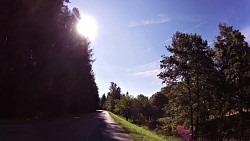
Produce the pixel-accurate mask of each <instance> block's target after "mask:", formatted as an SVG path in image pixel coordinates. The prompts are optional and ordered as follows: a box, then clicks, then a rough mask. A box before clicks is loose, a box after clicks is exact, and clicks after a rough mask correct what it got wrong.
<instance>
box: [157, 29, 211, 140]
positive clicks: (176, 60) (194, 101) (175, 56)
mask: <svg viewBox="0 0 250 141" xmlns="http://www.w3.org/2000/svg"><path fill="white" fill-rule="evenodd" d="M167 50H168V51H169V52H170V53H172V55H171V56H163V60H162V61H161V68H162V69H164V70H163V72H161V73H160V74H159V75H158V76H159V78H160V79H162V80H163V83H166V84H167V85H169V86H170V85H172V84H174V83H179V82H183V83H184V85H183V86H184V87H185V89H184V90H185V92H184V93H183V94H185V95H186V96H187V97H188V100H189V103H188V105H186V106H188V107H189V115H190V122H189V123H190V125H191V131H192V136H193V137H197V135H198V133H199V130H200V127H199V126H200V125H201V123H202V122H204V121H205V120H207V119H208V111H207V109H208V108H207V107H206V105H204V103H208V102H209V96H208V93H207V92H209V89H211V87H212V84H211V79H209V78H210V77H209V74H211V73H213V72H214V71H215V70H214V64H213V60H212V55H213V52H212V50H211V49H210V48H209V47H208V45H207V41H204V40H202V38H201V36H200V35H197V34H184V33H181V32H176V33H175V34H174V36H173V38H172V46H168V47H167ZM201 105H203V106H205V107H203V106H201ZM201 115H203V116H204V117H203V116H201ZM194 129H195V130H194ZM194 135H195V136H194Z"/></svg>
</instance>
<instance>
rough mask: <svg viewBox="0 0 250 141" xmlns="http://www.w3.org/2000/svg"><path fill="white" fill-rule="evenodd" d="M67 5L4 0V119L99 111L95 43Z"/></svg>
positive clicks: (0, 78) (0, 72)
mask: <svg viewBox="0 0 250 141" xmlns="http://www.w3.org/2000/svg"><path fill="white" fill-rule="evenodd" d="M66 2H68V1H67V0H64V1H62V0H53V1H51V0H46V1H44V0H36V1H33V0H24V1H19V0H17V1H9V0H1V1H0V5H1V8H0V21H1V22H0V27H1V28H0V64H1V66H0V111H1V112H0V119H26V118H31V119H32V118H43V117H55V116H63V115H68V114H82V113H86V112H90V111H95V110H96V109H97V108H98V89H97V85H96V82H95V76H94V73H93V70H92V63H93V60H92V55H93V54H92V48H90V42H89V41H88V40H87V39H86V38H85V37H83V36H81V35H79V34H78V32H77V30H76V24H77V19H78V18H80V14H79V11H78V10H77V9H76V8H75V9H73V10H72V11H70V10H69V9H68V7H67V6H66V5H65V3H66Z"/></svg>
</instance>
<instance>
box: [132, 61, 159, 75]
mask: <svg viewBox="0 0 250 141" xmlns="http://www.w3.org/2000/svg"><path fill="white" fill-rule="evenodd" d="M127 72H128V73H129V74H132V75H133V76H135V77H140V78H157V75H158V74H159V73H160V60H156V61H153V62H150V63H147V64H144V65H140V66H138V67H135V68H133V69H130V70H128V71H127Z"/></svg>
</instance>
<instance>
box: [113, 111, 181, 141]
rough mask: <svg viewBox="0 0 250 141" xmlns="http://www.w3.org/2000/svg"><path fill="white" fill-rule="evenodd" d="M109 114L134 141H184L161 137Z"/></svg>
mask: <svg viewBox="0 0 250 141" xmlns="http://www.w3.org/2000/svg"><path fill="white" fill-rule="evenodd" d="M109 114H110V115H111V117H112V118H113V119H114V120H115V121H116V122H117V123H118V124H119V125H121V126H122V128H123V129H124V130H125V131H127V133H128V134H129V135H130V136H131V137H132V138H133V140H134V141H182V140H181V139H179V138H175V137H168V138H164V137H161V136H159V135H156V134H155V133H153V132H150V131H148V130H146V129H144V128H142V127H139V126H137V125H135V124H132V123H130V122H128V121H126V120H125V119H123V118H121V117H119V116H117V115H115V114H113V113H111V112H109Z"/></svg>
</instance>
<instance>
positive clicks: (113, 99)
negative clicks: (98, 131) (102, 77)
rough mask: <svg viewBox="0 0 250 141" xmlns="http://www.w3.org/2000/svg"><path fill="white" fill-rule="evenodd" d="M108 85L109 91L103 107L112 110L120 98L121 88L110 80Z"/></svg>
mask: <svg viewBox="0 0 250 141" xmlns="http://www.w3.org/2000/svg"><path fill="white" fill-rule="evenodd" d="M110 84H111V85H110V87H109V92H108V94H107V100H106V103H105V107H106V109H107V110H109V111H111V112H114V109H115V104H116V103H117V102H118V101H119V100H120V98H121V88H120V87H119V86H117V84H116V83H114V82H111V83H110Z"/></svg>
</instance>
